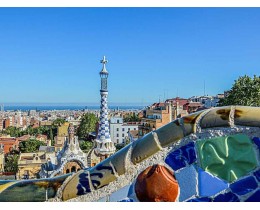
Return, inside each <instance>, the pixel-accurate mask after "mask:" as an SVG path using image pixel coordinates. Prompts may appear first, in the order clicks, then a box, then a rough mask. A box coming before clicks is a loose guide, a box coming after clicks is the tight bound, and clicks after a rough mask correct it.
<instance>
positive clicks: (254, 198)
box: [245, 189, 260, 202]
mask: <svg viewBox="0 0 260 210" xmlns="http://www.w3.org/2000/svg"><path fill="white" fill-rule="evenodd" d="M245 201H246V202H259V201H260V189H259V190H257V191H256V192H254V193H253V195H251V196H250V197H249V198H247V199H246V200H245Z"/></svg>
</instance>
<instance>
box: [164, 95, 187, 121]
mask: <svg viewBox="0 0 260 210" xmlns="http://www.w3.org/2000/svg"><path fill="white" fill-rule="evenodd" d="M188 102H189V100H188V99H185V98H180V97H176V98H172V99H167V100H166V101H165V103H171V105H172V119H173V120H175V119H177V118H180V117H183V116H185V115H187V114H188V112H187V110H185V109H183V106H184V104H186V103H188Z"/></svg>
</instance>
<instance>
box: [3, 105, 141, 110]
mask: <svg viewBox="0 0 260 210" xmlns="http://www.w3.org/2000/svg"><path fill="white" fill-rule="evenodd" d="M3 108H4V111H18V110H20V111H29V110H36V111H49V110H99V109H100V105H90V106H87V105H4V107H3ZM144 108H145V106H143V105H111V106H108V109H110V110H142V109H144Z"/></svg>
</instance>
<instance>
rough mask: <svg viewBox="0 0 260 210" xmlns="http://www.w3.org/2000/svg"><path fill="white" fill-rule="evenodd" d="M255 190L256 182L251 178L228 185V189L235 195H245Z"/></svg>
mask: <svg viewBox="0 0 260 210" xmlns="http://www.w3.org/2000/svg"><path fill="white" fill-rule="evenodd" d="M256 188H257V183H256V180H255V178H254V177H253V176H250V177H246V178H244V179H241V180H239V181H236V182H234V183H233V184H231V185H230V189H231V190H232V192H233V193H236V194H237V195H245V194H247V193H249V192H251V191H253V190H255V189H256Z"/></svg>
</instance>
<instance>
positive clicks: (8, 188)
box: [0, 174, 71, 202]
mask: <svg viewBox="0 0 260 210" xmlns="http://www.w3.org/2000/svg"><path fill="white" fill-rule="evenodd" d="M70 175H71V174H66V175H63V176H58V177H55V178H49V179H36V180H35V179H32V180H22V181H8V182H2V181H0V202H2V201H5V202H6V201H19V202H29V201H30V202H36V201H38V202H39V201H46V200H47V199H49V198H54V197H55V195H56V193H57V190H58V189H59V187H60V186H61V185H62V183H63V182H64V181H65V179H66V178H67V177H68V176H70Z"/></svg>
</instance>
